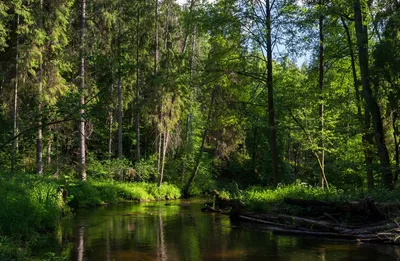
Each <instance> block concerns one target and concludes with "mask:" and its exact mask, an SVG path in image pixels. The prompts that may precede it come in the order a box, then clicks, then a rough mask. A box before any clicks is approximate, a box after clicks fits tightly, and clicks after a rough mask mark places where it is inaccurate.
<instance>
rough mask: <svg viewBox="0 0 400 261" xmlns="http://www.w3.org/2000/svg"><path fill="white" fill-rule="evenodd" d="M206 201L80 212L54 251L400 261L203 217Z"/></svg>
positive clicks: (388, 249) (111, 256) (394, 255)
mask: <svg viewBox="0 0 400 261" xmlns="http://www.w3.org/2000/svg"><path fill="white" fill-rule="evenodd" d="M203 205H204V200H189V201H187V200H176V201H168V202H165V201H164V202H150V203H140V204H139V203H138V204H120V205H109V206H103V207H97V208H89V209H80V210H78V211H77V212H76V214H75V216H74V217H72V218H70V219H67V220H65V221H64V222H63V224H62V225H61V227H60V232H59V233H58V235H57V238H56V240H55V241H54V245H57V246H61V247H58V248H57V249H55V248H54V247H53V248H52V249H48V248H46V249H42V250H41V251H42V252H43V253H45V252H48V251H52V252H54V253H57V255H61V256H63V257H66V259H64V260H77V261H83V260H85V261H86V260H95V261H98V260H99V261H101V260H106V261H109V260H110V261H111V260H116V261H124V260H143V261H150V260H161V261H164V260H170V261H172V260H188V261H197V260H204V261H206V260H211V261H213V260H252V261H256V260H285V261H291V260H292V261H303V260H305V261H308V260H321V261H329V260H348V261H350V260H352V261H356V260H375V261H379V260H400V248H398V247H393V246H385V245H372V244H357V243H352V242H348V241H340V240H339V241H338V240H330V239H322V238H317V237H299V236H281V235H274V234H272V233H271V232H268V231H263V230H261V229H259V228H258V227H257V226H254V225H251V224H248V223H241V224H233V223H231V221H230V219H229V217H228V216H225V215H220V214H209V213H203V212H201V211H200V209H201V207H202V206H203Z"/></svg>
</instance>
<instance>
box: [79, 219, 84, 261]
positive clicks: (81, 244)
mask: <svg viewBox="0 0 400 261" xmlns="http://www.w3.org/2000/svg"><path fill="white" fill-rule="evenodd" d="M84 230H85V228H84V227H83V226H82V227H80V228H79V245H78V261H83V256H84V255H85V242H84V238H85V235H84Z"/></svg>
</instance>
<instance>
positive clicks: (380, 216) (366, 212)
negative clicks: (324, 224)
mask: <svg viewBox="0 0 400 261" xmlns="http://www.w3.org/2000/svg"><path fill="white" fill-rule="evenodd" d="M283 201H284V202H285V203H286V204H288V205H295V206H300V207H324V208H329V209H331V210H332V211H333V212H341V213H351V214H355V215H359V216H363V217H364V216H365V217H368V219H370V220H372V221H380V220H385V219H386V216H385V214H384V213H383V212H382V211H381V210H380V209H379V208H378V207H377V205H376V204H375V202H374V200H372V199H371V198H369V197H367V198H365V199H363V200H361V201H359V202H336V201H323V200H313V199H297V198H284V199H283Z"/></svg>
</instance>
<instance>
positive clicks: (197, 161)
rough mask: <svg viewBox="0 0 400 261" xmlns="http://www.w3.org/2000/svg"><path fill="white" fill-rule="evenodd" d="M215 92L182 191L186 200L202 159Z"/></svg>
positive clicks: (212, 94)
mask: <svg viewBox="0 0 400 261" xmlns="http://www.w3.org/2000/svg"><path fill="white" fill-rule="evenodd" d="M215 91H216V89H215V88H214V90H213V91H212V93H211V102H210V108H209V111H208V116H207V122H206V127H205V129H204V132H203V137H202V140H201V145H200V151H199V154H198V155H197V158H196V163H195V166H194V170H193V172H192V174H191V175H190V177H189V180H188V181H187V183H186V185H185V187H184V189H183V196H184V197H186V198H188V197H189V196H190V187H191V186H192V183H193V181H194V179H195V178H196V176H197V173H198V172H199V167H200V163H201V159H202V158H203V152H204V145H205V142H206V137H207V133H208V128H209V126H208V125H209V124H210V121H211V114H212V109H213V104H214V99H215Z"/></svg>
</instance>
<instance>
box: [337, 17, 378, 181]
mask: <svg viewBox="0 0 400 261" xmlns="http://www.w3.org/2000/svg"><path fill="white" fill-rule="evenodd" d="M340 19H341V21H342V24H343V27H344V30H345V31H346V36H347V44H348V47H349V50H350V58H351V71H352V74H353V82H354V91H355V94H356V103H357V116H358V119H359V121H360V126H361V127H362V128H363V129H364V131H363V132H364V133H363V136H362V144H363V147H364V157H365V165H366V169H367V184H368V189H373V188H374V172H373V169H372V160H373V158H372V157H373V156H372V154H371V151H370V149H369V148H370V147H371V145H373V138H372V135H371V133H370V130H369V129H370V126H371V121H370V115H369V114H370V113H369V111H368V107H367V106H365V110H364V114H365V115H364V117H363V115H362V110H361V97H360V90H359V81H358V77H357V70H356V58H355V54H354V50H353V48H354V47H353V41H352V40H351V35H350V30H349V27H348V26H347V24H346V22H345V20H344V18H343V17H340ZM363 118H364V120H363Z"/></svg>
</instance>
